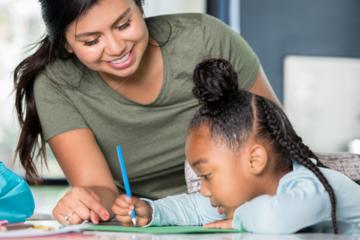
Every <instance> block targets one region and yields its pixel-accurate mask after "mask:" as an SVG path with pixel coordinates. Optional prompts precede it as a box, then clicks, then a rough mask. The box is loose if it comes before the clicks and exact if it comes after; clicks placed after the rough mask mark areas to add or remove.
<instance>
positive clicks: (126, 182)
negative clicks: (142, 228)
mask: <svg viewBox="0 0 360 240" xmlns="http://www.w3.org/2000/svg"><path fill="white" fill-rule="evenodd" d="M116 150H117V155H118V159H119V163H120V169H121V175H122V179H123V183H124V187H125V193H126V195H127V196H128V197H129V198H131V189H130V184H129V179H128V177H127V173H126V166H125V161H124V155H123V152H122V150H121V146H120V145H119V144H118V145H117V146H116ZM131 221H132V222H133V224H134V225H136V214H135V210H132V211H131Z"/></svg>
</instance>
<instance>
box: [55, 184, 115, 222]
mask: <svg viewBox="0 0 360 240" xmlns="http://www.w3.org/2000/svg"><path fill="white" fill-rule="evenodd" d="M53 216H54V217H55V219H56V220H57V221H59V222H60V223H61V224H79V223H82V222H84V221H86V220H87V221H91V222H92V223H94V224H98V223H99V222H100V220H103V221H107V220H109V219H110V214H109V212H108V211H107V210H106V208H105V207H104V206H103V205H102V204H101V201H100V198H99V196H98V195H97V194H96V193H95V192H94V191H93V190H91V188H86V187H73V188H72V189H71V190H70V191H69V192H67V193H66V194H65V195H64V196H63V197H62V198H61V199H60V200H59V201H58V203H57V204H56V206H55V208H54V210H53Z"/></svg>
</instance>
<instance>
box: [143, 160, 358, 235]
mask: <svg viewBox="0 0 360 240" xmlns="http://www.w3.org/2000/svg"><path fill="white" fill-rule="evenodd" d="M293 168H294V170H293V171H291V172H289V173H288V174H286V175H284V176H283V177H282V178H281V179H280V182H279V185H278V188H277V191H276V194H275V195H273V196H270V195H261V196H258V197H256V198H254V199H252V200H250V201H248V202H246V203H244V204H242V205H241V206H239V207H238V208H237V209H236V210H235V213H234V218H233V223H232V226H233V228H237V229H242V230H244V231H248V232H254V233H274V234H275V233H277V234H279V233H295V232H298V231H300V230H304V231H307V232H330V233H331V232H332V231H333V230H332V223H331V204H330V198H329V195H328V193H327V192H326V191H325V188H324V187H323V185H322V184H321V182H320V181H319V180H318V179H317V177H316V176H315V175H314V174H313V173H312V172H311V171H310V170H308V169H307V168H305V167H304V166H302V165H300V164H298V163H296V162H294V164H293ZM321 172H322V173H323V174H324V175H325V177H326V179H327V180H328V181H329V182H330V185H331V186H332V188H333V189H334V192H335V196H336V204H337V208H336V210H337V223H338V228H339V232H340V233H342V234H352V235H360V185H358V184H356V183H355V182H353V181H351V180H350V179H349V178H348V177H346V176H345V175H344V174H342V173H340V172H337V171H334V170H331V169H326V168H321ZM149 203H150V204H151V206H152V208H153V216H152V221H151V223H150V224H149V225H162V226H164V225H193V226H194V225H203V224H206V223H209V222H213V221H216V220H220V219H224V218H225V216H224V215H221V214H219V213H218V212H217V209H216V208H213V207H212V206H211V204H210V201H209V199H208V198H206V197H204V196H202V195H201V194H200V193H195V194H182V195H176V196H171V197H167V198H163V199H160V200H157V201H149Z"/></svg>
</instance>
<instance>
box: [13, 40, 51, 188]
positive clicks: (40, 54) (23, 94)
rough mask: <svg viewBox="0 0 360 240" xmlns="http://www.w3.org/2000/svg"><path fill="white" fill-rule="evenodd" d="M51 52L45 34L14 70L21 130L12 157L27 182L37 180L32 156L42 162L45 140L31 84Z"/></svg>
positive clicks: (49, 58) (48, 61)
mask: <svg viewBox="0 0 360 240" xmlns="http://www.w3.org/2000/svg"><path fill="white" fill-rule="evenodd" d="M52 55H53V54H52V49H51V43H50V41H49V39H48V37H47V36H46V37H44V38H43V39H42V40H41V41H40V42H39V47H38V48H37V50H36V51H35V53H33V54H32V55H30V56H29V57H27V58H25V59H24V60H23V61H22V62H21V63H20V64H19V65H18V66H17V67H16V68H15V71H14V86H15V108H16V113H17V118H18V121H19V124H20V129H21V132H20V137H19V141H18V143H17V146H16V151H15V157H17V156H18V157H19V159H20V162H21V165H22V166H23V167H24V169H25V173H26V175H25V177H26V179H27V180H28V181H29V182H31V183H38V182H39V181H40V179H39V177H38V172H37V170H36V165H35V161H34V159H36V158H37V157H39V156H40V157H41V160H42V161H44V162H45V164H46V161H45V156H46V151H45V150H46V148H45V140H44V136H43V133H42V129H41V125H40V120H39V116H38V114H37V110H36V105H35V99H34V89H33V87H34V82H35V78H36V76H37V75H38V74H39V73H40V71H42V70H43V69H44V68H45V66H46V65H47V64H48V63H50V62H51V61H52V60H53V58H54V57H52Z"/></svg>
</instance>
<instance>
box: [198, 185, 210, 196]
mask: <svg viewBox="0 0 360 240" xmlns="http://www.w3.org/2000/svg"><path fill="white" fill-rule="evenodd" d="M200 193H201V194H202V195H203V196H205V197H211V192H210V191H209V189H208V188H207V186H206V184H204V183H203V182H202V183H201V185H200Z"/></svg>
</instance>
